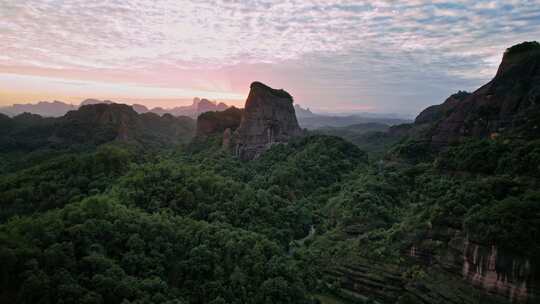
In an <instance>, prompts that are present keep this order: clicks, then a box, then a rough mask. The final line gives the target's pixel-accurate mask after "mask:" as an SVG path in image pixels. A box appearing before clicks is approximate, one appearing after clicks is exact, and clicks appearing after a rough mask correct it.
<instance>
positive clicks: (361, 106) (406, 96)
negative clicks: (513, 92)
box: [0, 0, 540, 117]
mask: <svg viewBox="0 0 540 304" xmlns="http://www.w3.org/2000/svg"><path fill="white" fill-rule="evenodd" d="M535 3H538V4H540V1H536V0H535V1H510V2H509V1H459V2H446V1H437V2H436V3H429V2H428V1H414V2H412V3H411V2H410V1H409V2H407V1H398V2H395V3H393V4H389V3H386V2H383V1H376V2H373V3H352V2H349V1H324V2H316V3H307V2H304V1H291V2H287V3H280V2H278V1H261V2H257V3H252V2H251V1H244V2H238V3H222V2H220V1H216V2H213V3H202V4H201V3H191V2H185V3H177V2H176V1H159V2H157V3H156V2H150V1H142V2H139V3H138V4H137V5H134V4H129V3H116V2H103V3H86V2H85V1H72V2H70V3H64V2H57V1H51V2H47V3H42V2H40V1H28V2H27V3H15V2H2V3H0V16H1V17H2V20H3V21H2V23H1V24H0V37H1V38H2V40H3V41H6V42H7V43H5V44H3V45H2V46H0V54H2V55H0V83H2V88H1V89H0V106H6V105H9V104H15V103H37V102H38V101H53V100H60V101H64V102H66V103H75V102H77V103H79V102H80V101H82V100H84V99H87V98H95V99H101V100H103V99H109V100H113V101H118V102H125V103H140V104H143V105H145V106H147V107H149V108H153V107H158V106H159V107H164V108H167V107H174V106H182V105H187V104H190V102H189V100H192V99H193V98H194V97H196V96H199V97H201V98H207V99H209V100H214V101H218V102H225V103H227V104H229V105H235V106H243V103H244V101H245V99H246V97H247V93H248V91H249V84H250V83H251V82H252V81H255V80H259V81H262V82H264V83H266V84H267V85H269V86H271V87H273V88H283V89H285V90H286V91H288V92H289V93H291V95H293V96H294V99H295V103H297V104H300V105H302V107H304V108H310V109H312V110H313V111H316V112H323V113H347V112H349V113H352V112H370V113H395V114H400V115H404V116H409V117H410V116H414V115H416V114H418V113H419V112H420V111H421V110H422V109H424V108H426V107H427V106H430V105H433V104H440V103H442V102H443V101H444V100H445V99H446V98H447V97H448V96H450V95H451V94H453V93H455V92H457V91H458V90H466V91H473V90H475V89H477V88H478V87H479V86H480V85H481V84H483V83H486V82H487V81H489V80H490V79H491V78H492V77H493V76H494V75H495V72H496V70H497V67H498V64H499V62H500V60H501V58H502V55H503V52H504V51H505V49H506V48H508V47H510V46H512V45H515V44H517V43H520V42H523V41H529V40H535V38H536V37H539V36H540V12H539V11H538V10H537V9H535V8H534V7H535V5H534V4H535ZM105 12H106V13H105ZM96 20H99V22H96ZM133 101H138V102H133Z"/></svg>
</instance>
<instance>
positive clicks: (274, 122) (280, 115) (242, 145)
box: [233, 81, 302, 160]
mask: <svg viewBox="0 0 540 304" xmlns="http://www.w3.org/2000/svg"><path fill="white" fill-rule="evenodd" d="M250 88H251V89H250V92H249V95H248V98H247V100H246V105H245V108H244V113H243V115H242V120H241V122H240V126H239V127H238V129H237V130H236V131H235V133H234V136H233V140H234V144H235V149H234V153H235V155H237V156H238V157H239V158H240V159H243V160H250V159H253V158H256V157H258V156H259V155H260V154H261V153H262V152H264V151H265V150H267V149H268V148H269V147H270V146H272V145H273V144H276V143H285V142H287V141H288V140H289V139H290V138H291V137H293V136H298V135H301V134H302V129H300V126H299V125H298V121H297V119H296V114H295V111H294V107H293V98H292V96H291V95H290V94H289V93H287V92H286V91H285V90H282V89H280V90H276V89H273V88H271V87H269V86H267V85H265V84H263V83H261V82H257V81H256V82H253V83H252V84H251V86H250Z"/></svg>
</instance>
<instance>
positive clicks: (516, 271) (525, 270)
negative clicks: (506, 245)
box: [403, 230, 540, 303]
mask: <svg viewBox="0 0 540 304" xmlns="http://www.w3.org/2000/svg"><path fill="white" fill-rule="evenodd" d="M449 231H450V230H449ZM452 231H453V230H452ZM454 232H455V231H454ZM454 232H452V234H453V233H454ZM425 247H426V246H424V245H423V244H414V245H412V246H411V247H410V249H409V250H405V251H404V252H403V253H404V255H406V256H408V257H411V258H414V259H416V260H417V261H418V262H421V263H422V264H426V263H427V264H429V265H438V266H441V267H442V268H443V269H445V270H446V271H448V272H449V273H451V274H452V275H453V276H455V277H456V278H459V277H461V278H462V279H463V280H465V281H466V282H468V283H469V284H471V285H472V286H474V287H476V288H477V289H479V290H481V291H482V292H483V293H484V294H486V295H492V296H496V297H498V298H501V299H506V301H508V302H512V303H538V302H537V301H538V290H539V287H540V278H539V277H538V275H539V271H538V269H537V268H538V265H537V262H536V261H533V260H531V259H529V258H525V257H521V256H519V255H516V254H513V253H510V252H505V251H502V250H500V249H499V248H497V246H485V245H482V244H478V243H475V242H472V241H470V240H468V239H467V238H466V237H463V236H461V235H460V233H459V232H458V233H456V235H455V236H454V237H453V238H451V240H450V241H449V242H448V248H447V249H446V250H442V251H438V252H433V251H432V250H430V249H428V248H425ZM427 247H429V246H427Z"/></svg>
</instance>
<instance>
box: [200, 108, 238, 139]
mask: <svg viewBox="0 0 540 304" xmlns="http://www.w3.org/2000/svg"><path fill="white" fill-rule="evenodd" d="M242 113H243V110H241V109H238V108H235V107H230V108H228V109H226V110H225V111H211V112H205V113H202V114H201V115H199V117H197V136H198V137H201V136H209V135H215V134H220V135H221V134H222V133H223V132H224V131H225V130H226V129H230V130H231V131H234V130H236V129H237V128H238V126H239V125H240V121H241V119H242Z"/></svg>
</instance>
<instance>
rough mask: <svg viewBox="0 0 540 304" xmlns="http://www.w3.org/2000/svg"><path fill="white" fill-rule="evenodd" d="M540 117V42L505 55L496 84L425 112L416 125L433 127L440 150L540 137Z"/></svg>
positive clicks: (429, 136)
mask: <svg viewBox="0 0 540 304" xmlns="http://www.w3.org/2000/svg"><path fill="white" fill-rule="evenodd" d="M539 114H540V44H538V43H537V42H524V43H522V44H518V45H515V46H513V47H511V48H509V49H508V50H507V51H506V52H505V53H504V56H503V59H502V62H501V64H500V66H499V69H498V71H497V74H496V75H495V77H494V78H493V79H492V80H491V81H490V82H488V83H487V84H485V85H484V86H482V87H481V88H479V89H478V90H476V91H475V92H473V93H472V94H470V95H465V96H462V98H453V97H451V98H449V99H448V100H447V101H446V102H445V103H444V104H442V105H440V106H435V107H430V108H428V109H426V110H424V111H423V112H422V113H421V114H420V115H419V116H418V118H417V119H416V123H417V124H418V123H426V122H428V123H433V127H432V128H431V130H430V131H429V132H428V133H427V139H428V140H429V141H430V142H431V145H432V146H434V147H444V146H447V145H449V144H455V143H459V142H461V141H463V140H464V139H466V138H469V137H477V138H482V137H489V136H493V135H494V134H498V133H507V134H510V135H513V136H519V137H526V138H538V137H539V136H540V115H539Z"/></svg>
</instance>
